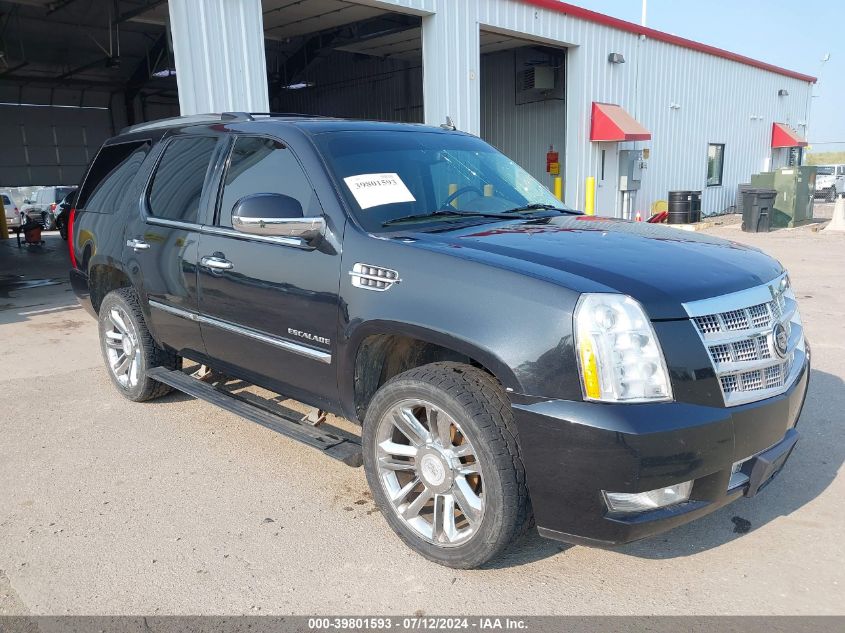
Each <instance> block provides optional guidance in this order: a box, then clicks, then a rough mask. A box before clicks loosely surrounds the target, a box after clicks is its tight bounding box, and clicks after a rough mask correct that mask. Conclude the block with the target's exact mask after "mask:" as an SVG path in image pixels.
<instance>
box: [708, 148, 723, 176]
mask: <svg viewBox="0 0 845 633" xmlns="http://www.w3.org/2000/svg"><path fill="white" fill-rule="evenodd" d="M724 167H725V144H724V143H710V145H708V146H707V186H708V187H717V186H719V185H721V184H722V172H723V171H724Z"/></svg>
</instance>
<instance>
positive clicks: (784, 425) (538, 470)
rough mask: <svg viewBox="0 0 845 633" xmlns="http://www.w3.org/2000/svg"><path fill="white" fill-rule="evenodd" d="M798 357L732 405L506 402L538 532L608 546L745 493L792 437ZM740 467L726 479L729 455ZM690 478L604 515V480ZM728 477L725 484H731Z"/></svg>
mask: <svg viewBox="0 0 845 633" xmlns="http://www.w3.org/2000/svg"><path fill="white" fill-rule="evenodd" d="M809 374H810V366H809V360H807V362H806V363H805V365H804V367H803V369H802V371H801V373H800V374H799V376H798V378H797V379H796V380H795V382H794V384H793V385H792V386H791V387H790V388H789V389H788V390H787V391H786V392H784V393H782V394H780V395H778V396H775V397H773V398H769V399H767V400H762V401H759V402H753V403H749V404H746V405H742V406H736V407H731V408H725V407H721V406H720V407H706V406H700V405H693V404H685V403H682V402H670V403H659V404H627V405H625V404H601V403H591V402H573V401H563V400H552V401H544V402H537V403H528V404H521V403H519V402H518V399H515V400H514V403H513V405H512V408H513V412H514V417H515V420H516V424H517V429H518V431H519V443H520V449H521V453H522V459H523V463H524V464H525V470H526V475H527V478H528V488H529V490H530V493H531V502H532V505H533V507H534V515H535V519H536V522H537V527H538V530H539V532H540V534H541V535H542V536H546V537H548V538H554V539H557V540H563V541H568V542H575V543H584V544H589V545H598V546H612V545H619V544H622V543H628V542H631V541H635V540H638V539H641V538H645V537H648V536H652V535H654V534H658V533H660V532H663V531H665V530H668V529H671V528H673V527H676V526H678V525H682V524H684V523H688V522H689V521H692V520H693V519H696V518H698V517H700V516H703V515H705V514H709V513H710V512H713V511H714V510H716V509H718V508H720V507H722V506H724V505H726V504H728V503H730V502H731V501H734V500H736V499H738V498H739V497H741V496H743V495H745V496H752V495H754V494H756V493H757V492H758V491H759V490H760V489H762V488H763V487H764V486H765V485H766V484H767V483H768V482H769V481H770V480H771V478H772V477H773V476H774V475H775V474H777V472H779V470H780V468H781V467H782V466H783V464H784V463H785V461H786V459H787V458H788V457H789V455H790V453H791V451H792V448H793V447H794V445H795V441H796V440H797V437H798V434H797V432H796V431H795V430H794V426H795V424H796V422H797V421H798V417H799V415H800V413H801V409H802V407H803V404H804V397H805V395H806V392H807V384H808V380H809ZM752 457H753V458H754V459H753V460H749V461H747V462H746V463H745V464H744V465H743V469H742V472H743V473H745V474H746V475H748V476H747V477H746V478H745V479H743V480H741V481H742V483H741V484H740V485H737V484H736V482H737V479H736V478H735V479H734V482H733V484H732V482H731V474H732V473H731V469H732V466H733V464H734V463H735V462H738V461H741V460H747V459H748V458H752ZM690 480H693V481H694V483H693V488H692V492H691V494H690V500H689V501H687V502H685V503H681V504H677V505H674V506H670V507H667V508H662V509H659V510H653V511H649V512H642V513H639V514H632V515H625V516H620V515H612V514H611V513H609V512H608V509H607V506H606V505H605V501H604V498H603V495H602V491H603V490H607V491H613V492H645V491H648V490H654V489H656V488H660V487H664V486H670V485H673V484H677V483H681V482H684V481H690ZM731 486H733V487H731Z"/></svg>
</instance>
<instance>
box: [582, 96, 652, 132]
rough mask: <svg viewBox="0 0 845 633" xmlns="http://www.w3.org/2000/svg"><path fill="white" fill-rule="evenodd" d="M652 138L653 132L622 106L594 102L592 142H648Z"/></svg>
mask: <svg viewBox="0 0 845 633" xmlns="http://www.w3.org/2000/svg"><path fill="white" fill-rule="evenodd" d="M650 138H651V132H649V131H648V130H647V129H645V128H644V127H643V126H642V125H640V124H639V123H638V122H637V120H636V119H634V117H632V116H631V115H630V114H628V113H627V112H625V110H623V109H622V107H621V106H618V105H615V104H613V103H596V102H595V101H594V102H593V121H592V125H591V126H590V140H591V141H647V140H649V139H650Z"/></svg>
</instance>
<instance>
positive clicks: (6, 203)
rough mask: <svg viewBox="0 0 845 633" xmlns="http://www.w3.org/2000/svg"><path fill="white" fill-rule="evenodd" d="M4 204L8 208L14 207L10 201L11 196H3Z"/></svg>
mask: <svg viewBox="0 0 845 633" xmlns="http://www.w3.org/2000/svg"><path fill="white" fill-rule="evenodd" d="M3 204H4V205H5V206H7V207H11V206H12V201H11V200H10V199H9V196H6V195H4V196H3Z"/></svg>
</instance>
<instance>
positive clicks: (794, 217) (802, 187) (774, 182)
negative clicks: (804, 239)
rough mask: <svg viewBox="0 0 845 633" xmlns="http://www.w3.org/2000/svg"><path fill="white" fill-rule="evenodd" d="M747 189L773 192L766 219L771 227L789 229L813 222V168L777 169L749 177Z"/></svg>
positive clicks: (814, 184)
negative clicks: (770, 215) (769, 214)
mask: <svg viewBox="0 0 845 633" xmlns="http://www.w3.org/2000/svg"><path fill="white" fill-rule="evenodd" d="M751 186H752V187H756V188H761V189H774V190H775V191H777V197H776V198H775V204H774V211H773V213H772V217H771V218H770V224H771V226H772V228H785V227H789V228H791V227H794V226H800V225H801V224H803V223H805V222H807V221H808V220H812V219H813V199H814V195H815V191H816V168H815V167H811V166H802V167H781V168H780V169H778V170H776V171H765V172H763V173H761V174H755V175H753V176H752V177H751Z"/></svg>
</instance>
